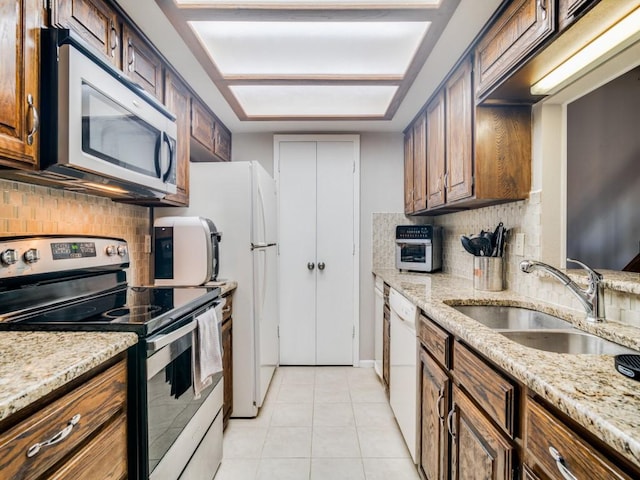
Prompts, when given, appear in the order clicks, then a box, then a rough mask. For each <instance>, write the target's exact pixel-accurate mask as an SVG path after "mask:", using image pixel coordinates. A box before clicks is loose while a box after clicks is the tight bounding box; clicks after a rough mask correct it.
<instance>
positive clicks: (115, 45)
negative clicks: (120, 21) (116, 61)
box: [109, 20, 120, 58]
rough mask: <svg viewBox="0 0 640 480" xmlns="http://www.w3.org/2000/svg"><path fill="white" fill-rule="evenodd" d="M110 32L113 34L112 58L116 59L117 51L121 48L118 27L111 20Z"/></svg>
mask: <svg viewBox="0 0 640 480" xmlns="http://www.w3.org/2000/svg"><path fill="white" fill-rule="evenodd" d="M109 32H110V34H111V45H110V47H111V56H112V57H113V58H115V56H116V50H117V49H118V47H119V46H120V40H119V39H118V30H116V25H115V23H114V22H113V20H111V28H110V29H109Z"/></svg>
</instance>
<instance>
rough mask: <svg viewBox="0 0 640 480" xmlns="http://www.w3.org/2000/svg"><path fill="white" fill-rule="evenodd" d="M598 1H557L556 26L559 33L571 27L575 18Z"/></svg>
mask: <svg viewBox="0 0 640 480" xmlns="http://www.w3.org/2000/svg"><path fill="white" fill-rule="evenodd" d="M598 1H599V0H559V2H558V26H559V28H560V31H562V30H564V29H565V28H567V27H568V26H569V25H571V24H572V23H573V22H574V21H575V20H576V18H577V17H578V16H579V15H580V14H582V13H583V12H584V11H585V10H586V9H587V8H588V7H590V6H593V5H595V4H596V3H598Z"/></svg>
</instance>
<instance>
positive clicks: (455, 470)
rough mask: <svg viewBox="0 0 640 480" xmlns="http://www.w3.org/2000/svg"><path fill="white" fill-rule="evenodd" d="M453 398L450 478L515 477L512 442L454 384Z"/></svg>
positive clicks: (489, 479) (494, 479)
mask: <svg viewBox="0 0 640 480" xmlns="http://www.w3.org/2000/svg"><path fill="white" fill-rule="evenodd" d="M452 401H453V409H452V411H451V412H452V413H451V417H450V425H451V437H452V440H451V451H452V455H451V478H452V479H453V480H467V479H470V478H473V479H474V480H507V479H512V478H514V477H515V475H514V460H515V448H514V446H513V445H512V444H511V443H510V442H509V441H508V440H506V439H505V438H504V437H503V435H502V434H501V433H500V431H499V430H498V429H496V428H495V427H494V426H493V425H492V424H491V422H489V420H487V418H486V417H485V416H484V414H483V413H482V411H481V410H479V409H478V408H477V407H476V406H475V404H474V403H473V402H472V401H471V400H470V399H469V397H467V396H466V395H465V394H464V393H463V392H462V390H460V389H459V388H457V387H456V386H455V385H454V386H453V397H452Z"/></svg>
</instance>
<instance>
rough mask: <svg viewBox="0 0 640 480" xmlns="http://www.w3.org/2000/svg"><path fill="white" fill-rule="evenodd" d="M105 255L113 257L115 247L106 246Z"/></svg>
mask: <svg viewBox="0 0 640 480" xmlns="http://www.w3.org/2000/svg"><path fill="white" fill-rule="evenodd" d="M106 252H107V255H108V256H110V257H113V256H114V255H115V254H116V247H115V245H109V246H107V249H106Z"/></svg>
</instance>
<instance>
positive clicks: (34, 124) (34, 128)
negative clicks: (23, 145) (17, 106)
mask: <svg viewBox="0 0 640 480" xmlns="http://www.w3.org/2000/svg"><path fill="white" fill-rule="evenodd" d="M27 105H28V111H30V112H31V130H29V133H28V134H27V145H33V136H34V135H35V134H36V133H37V132H38V129H39V128H40V116H39V115H38V109H37V108H36V106H35V105H34V104H33V95H31V94H28V95H27Z"/></svg>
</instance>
